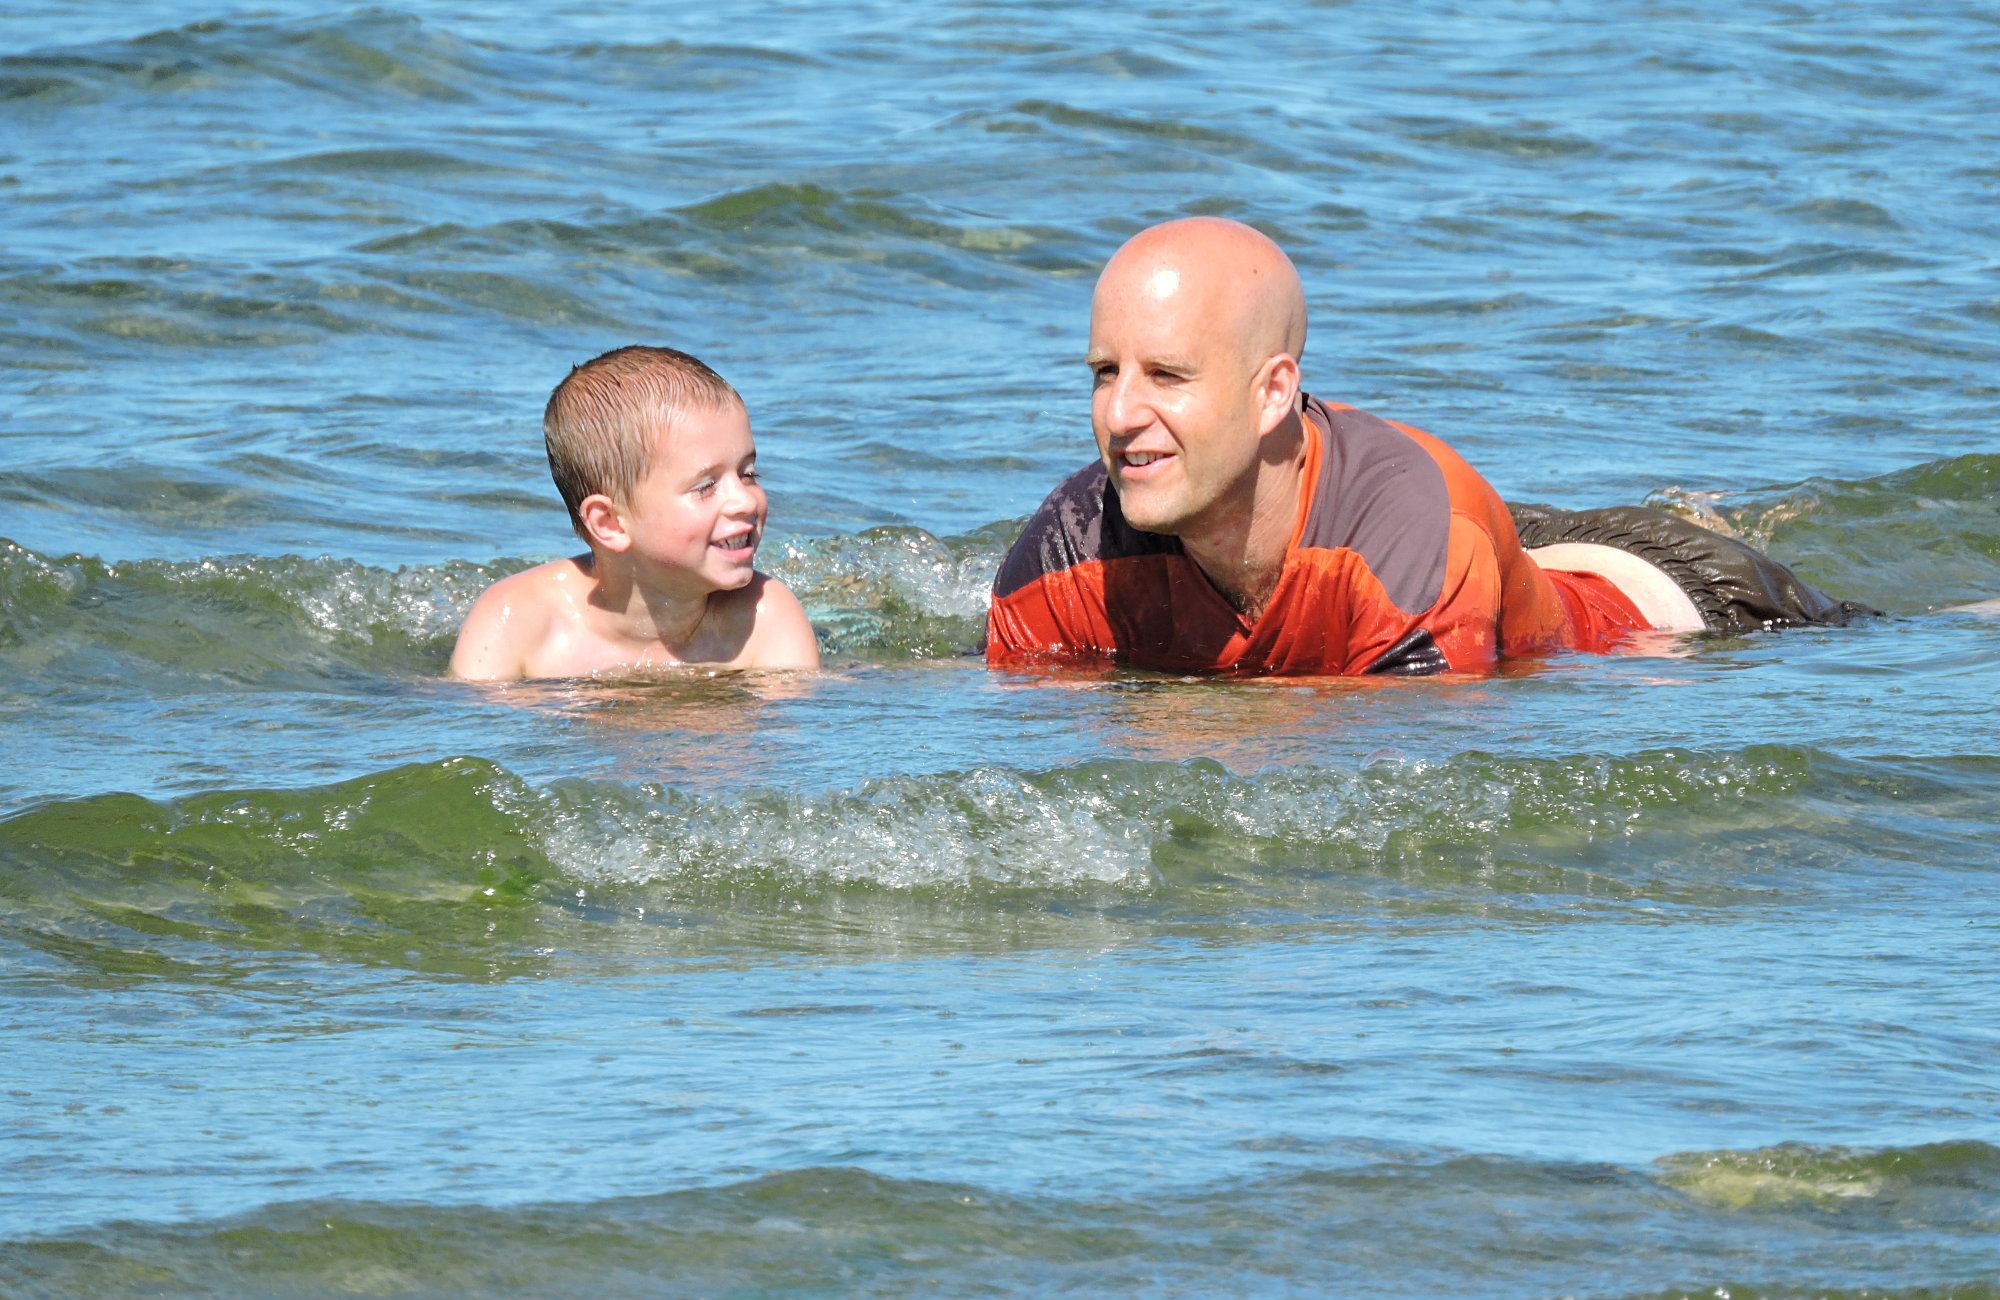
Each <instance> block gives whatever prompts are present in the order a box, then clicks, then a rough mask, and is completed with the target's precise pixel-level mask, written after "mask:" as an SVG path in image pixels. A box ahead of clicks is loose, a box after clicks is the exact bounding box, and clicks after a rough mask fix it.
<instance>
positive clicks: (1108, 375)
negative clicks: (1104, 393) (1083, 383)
mask: <svg viewBox="0 0 2000 1300" xmlns="http://www.w3.org/2000/svg"><path fill="white" fill-rule="evenodd" d="M1117 377H1118V367H1117V366H1092V367H1091V368H1090V382H1091V386H1092V387H1094V388H1102V387H1104V385H1106V384H1108V383H1110V382H1111V381H1112V380H1114V379H1116V378H1117Z"/></svg>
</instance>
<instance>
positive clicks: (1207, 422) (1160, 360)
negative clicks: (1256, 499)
mask: <svg viewBox="0 0 2000 1300" xmlns="http://www.w3.org/2000/svg"><path fill="white" fill-rule="evenodd" d="M1182 281H1183V276H1182V273H1181V272H1180V271H1178V270H1177V269H1175V268H1174V267H1172V266H1170V265H1169V266H1159V265H1156V266H1154V267H1151V268H1142V269H1140V270H1138V271H1136V272H1122V273H1121V269H1120V268H1117V267H1115V266H1114V267H1113V268H1112V269H1111V270H1109V271H1107V272H1106V274H1105V277H1104V278H1103V280H1101V281H1100V282H1099V284H1098V289H1097V295H1096V297H1095V298H1094V299H1093V300H1092V303H1091V311H1090V352H1089V364H1090V373H1091V386H1092V387H1091V397H1090V424H1091V429H1092V431H1093V432H1094V433H1095V434H1096V435H1097V451H1098V455H1099V456H1101V457H1102V458H1103V460H1104V468H1105V470H1106V472H1107V473H1108V474H1109V475H1110V477H1111V486H1112V488H1113V489H1114V490H1115V491H1116V492H1117V493H1118V502H1119V505H1120V506H1121V507H1122V508H1123V510H1124V513H1125V518H1126V520H1127V521H1128V522H1130V523H1131V524H1132V526H1133V527H1135V528H1138V529H1140V530H1142V531H1145V532H1149V533H1169V534H1180V533H1184V532H1187V531H1189V530H1192V529H1196V528H1200V527H1201V526H1203V525H1204V524H1206V523H1208V522H1210V521H1212V520H1214V519H1216V518H1218V517H1219V516H1220V514H1221V513H1223V512H1229V511H1244V512H1247V511H1248V510H1249V508H1250V489H1251V485H1252V483H1253V482H1254V479H1255V470H1256V463H1257V452H1258V434H1259V428H1258V410H1257V408H1256V406H1255V405H1254V403H1253V401H1252V381H1253V379H1254V375H1253V374H1252V367H1251V366H1250V365H1249V364H1248V362H1247V361H1246V360H1245V358H1244V355H1243V348H1242V346H1241V344H1240V342H1239V340H1237V339H1236V338H1234V337H1232V335H1233V334H1234V333H1235V332H1236V331H1235V329H1234V325H1235V318H1236V313H1235V312H1233V311H1230V310H1227V309H1226V308H1225V307H1224V305H1223V304H1221V303H1219V302H1217V301H1215V300H1214V299H1215V295H1213V294H1204V293H1202V292H1200V291H1199V286H1196V285H1193V284H1185V283H1183V282H1182Z"/></svg>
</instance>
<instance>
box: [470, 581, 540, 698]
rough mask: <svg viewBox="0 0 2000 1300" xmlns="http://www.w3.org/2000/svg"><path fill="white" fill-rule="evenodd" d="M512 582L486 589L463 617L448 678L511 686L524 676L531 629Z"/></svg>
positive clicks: (515, 584) (502, 582)
mask: <svg viewBox="0 0 2000 1300" xmlns="http://www.w3.org/2000/svg"><path fill="white" fill-rule="evenodd" d="M518 585H519V584H518V583H517V582H516V581H515V579H513V578H506V579H502V580H501V581H499V582H496V583H494V584H493V585H492V586H490V587H488V588H487V589H486V590H485V592H484V593H482V594H481V595H480V597H479V599H478V600H475V601H474V602H472V609H471V611H470V612H469V613H467V614H466V616H465V625H464V626H463V627H461V628H459V630H458V644H457V646H455V647H454V648H453V649H452V652H451V675H452V676H453V677H459V678H463V679H464V680H466V681H471V682H515V681H519V680H520V679H521V678H522V677H524V676H526V675H527V650H528V644H529V640H530V634H531V629H530V628H528V627H527V626H526V624H527V623H528V622H531V621H532V620H531V619H528V618H525V617H524V615H525V613H526V611H525V610H524V609H522V608H520V606H522V605H523V604H525V603H526V602H524V601H523V600H521V599H520V597H521V596H522V595H523V593H521V592H519V591H517V590H515V588H516V587H518Z"/></svg>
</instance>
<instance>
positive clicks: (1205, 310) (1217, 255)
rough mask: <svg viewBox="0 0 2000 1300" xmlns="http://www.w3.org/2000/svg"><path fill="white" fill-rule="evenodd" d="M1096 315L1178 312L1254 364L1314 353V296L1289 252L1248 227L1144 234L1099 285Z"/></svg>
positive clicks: (1218, 223)
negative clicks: (1310, 312)
mask: <svg viewBox="0 0 2000 1300" xmlns="http://www.w3.org/2000/svg"><path fill="white" fill-rule="evenodd" d="M1091 305H1092V312H1093V314H1095V313H1096V312H1098V311H1100V310H1103V309H1104V308H1106V307H1116V308H1117V309H1120V310H1139V311H1148V310H1158V311H1162V312H1165V311H1167V310H1169V309H1172V310H1174V312H1175V314H1177V315H1179V316H1180V317H1181V318H1182V319H1184V320H1187V321H1189V322H1190V323H1191V325H1192V327H1193V328H1196V329H1199V330H1201V331H1202V332H1203V333H1204V335H1205V336H1206V337H1204V338H1201V339H1191V340H1189V342H1190V345H1194V344H1211V345H1212V344H1224V345H1227V346H1230V347H1231V348H1232V349H1233V350H1236V351H1238V352H1239V353H1240V354H1241V355H1242V356H1244V357H1245V358H1246V359H1249V360H1251V361H1252V363H1253V364H1255V363H1260V362H1261V361H1262V360H1263V359H1264V358H1266V357H1269V356H1272V355H1274V354H1278V353H1283V354H1284V355H1286V356H1289V357H1291V358H1292V359H1293V360H1294V361H1296V360H1298V358H1299V356H1300V355H1301V354H1302V353H1303V352H1304V351H1305V348H1306V295H1305V289H1304V287H1303V286H1301V285H1300V283H1299V273H1298V270H1297V268H1295V267H1294V266H1293V265H1292V259H1290V258H1289V257H1286V256H1285V252H1284V250H1283V249H1281V248H1279V247H1278V246H1277V245H1276V244H1274V243H1272V242H1271V241H1270V240H1269V239H1267V238H1265V237H1264V236H1263V235H1261V234H1259V233H1258V232H1257V231H1255V230H1253V229H1251V228H1250V227H1249V226H1246V225H1244V224H1243V223H1242V222H1240V221H1227V220H1224V219H1223V218H1221V217H1189V218H1186V219H1184V220H1180V221H1169V222H1166V223H1165V224H1163V225H1158V226H1153V227H1150V228H1149V229H1146V230H1142V231H1140V232H1139V233H1138V234H1136V235H1134V236H1132V238H1131V239H1129V240H1127V241H1126V243H1125V246H1124V247H1123V248H1120V249H1119V250H1118V251H1117V253H1115V254H1113V255H1112V258H1111V260H1110V261H1109V262H1108V263H1106V264H1105V267H1104V272H1103V274H1101V275H1100V276H1098V278H1097V292H1096V294H1095V295H1094V297H1093V299H1092V304H1091Z"/></svg>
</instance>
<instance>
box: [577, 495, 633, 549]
mask: <svg viewBox="0 0 2000 1300" xmlns="http://www.w3.org/2000/svg"><path fill="white" fill-rule="evenodd" d="M576 513H577V517H578V518H579V519H581V520H583V531H584V532H585V533H586V534H588V535H589V538H590V542H591V545H593V546H601V547H603V548H604V549H605V550H607V551H612V552H618V551H626V550H630V549H631V547H632V534H631V532H630V530H628V529H627V528H626V527H625V512H624V511H622V510H620V509H619V508H618V503H617V502H616V501H613V500H612V499H611V498H610V497H608V496H605V495H604V494H603V493H602V492H593V493H591V494H590V495H589V496H587V497H585V498H584V499H583V500H581V501H579V502H577V504H576Z"/></svg>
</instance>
